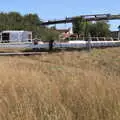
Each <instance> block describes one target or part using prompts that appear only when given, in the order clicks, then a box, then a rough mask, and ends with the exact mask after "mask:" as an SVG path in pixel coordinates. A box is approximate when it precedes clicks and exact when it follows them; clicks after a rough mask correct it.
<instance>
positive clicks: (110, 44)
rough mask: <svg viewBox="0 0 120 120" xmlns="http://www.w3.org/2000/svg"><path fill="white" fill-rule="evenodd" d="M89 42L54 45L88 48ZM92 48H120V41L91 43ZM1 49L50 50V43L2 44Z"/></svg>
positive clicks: (0, 44) (54, 46) (57, 46)
mask: <svg viewBox="0 0 120 120" xmlns="http://www.w3.org/2000/svg"><path fill="white" fill-rule="evenodd" d="M87 45H88V42H87V41H81V42H80V43H74V42H73V43H58V42H57V43H54V44H53V48H86V47H87ZM90 45H91V47H116V46H120V41H91V42H90ZM0 48H39V49H40V48H45V49H49V43H44V44H37V45H34V44H33V43H0Z"/></svg>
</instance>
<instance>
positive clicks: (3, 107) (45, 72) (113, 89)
mask: <svg viewBox="0 0 120 120" xmlns="http://www.w3.org/2000/svg"><path fill="white" fill-rule="evenodd" d="M0 120H120V48H107V49H94V50H92V52H91V53H87V52H85V51H81V52H78V51H74V52H60V53H52V54H43V55H41V56H16V57H0Z"/></svg>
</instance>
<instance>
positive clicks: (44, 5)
mask: <svg viewBox="0 0 120 120" xmlns="http://www.w3.org/2000/svg"><path fill="white" fill-rule="evenodd" d="M0 11H1V12H10V11H17V12H20V13H21V14H26V13H37V14H38V15H39V16H40V18H42V19H43V20H48V19H59V18H65V17H66V16H68V17H72V16H76V15H83V14H97V13H100V14H104V13H111V14H120V0H0ZM110 24H111V29H112V30H117V26H118V25H120V20H116V21H111V22H110ZM68 26H69V25H61V26H59V27H68Z"/></svg>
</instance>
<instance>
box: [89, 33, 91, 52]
mask: <svg viewBox="0 0 120 120" xmlns="http://www.w3.org/2000/svg"><path fill="white" fill-rule="evenodd" d="M88 51H89V52H90V51H91V35H90V34H89V35H88Z"/></svg>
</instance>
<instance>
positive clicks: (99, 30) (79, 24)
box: [73, 17, 110, 37]
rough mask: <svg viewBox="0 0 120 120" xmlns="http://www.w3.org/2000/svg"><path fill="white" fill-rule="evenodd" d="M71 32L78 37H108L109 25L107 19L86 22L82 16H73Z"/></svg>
mask: <svg viewBox="0 0 120 120" xmlns="http://www.w3.org/2000/svg"><path fill="white" fill-rule="evenodd" d="M73 32H74V33H76V34H78V37H80V36H81V35H82V36H88V35H89V34H90V35H91V36H92V37H108V36H110V25H109V24H108V22H107V21H99V22H88V21H86V20H85V19H83V18H82V17H76V18H74V22H73Z"/></svg>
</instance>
